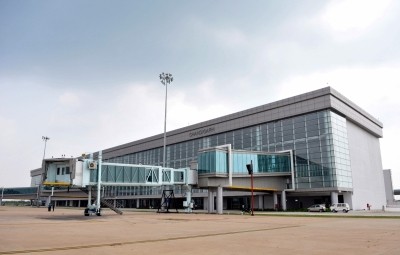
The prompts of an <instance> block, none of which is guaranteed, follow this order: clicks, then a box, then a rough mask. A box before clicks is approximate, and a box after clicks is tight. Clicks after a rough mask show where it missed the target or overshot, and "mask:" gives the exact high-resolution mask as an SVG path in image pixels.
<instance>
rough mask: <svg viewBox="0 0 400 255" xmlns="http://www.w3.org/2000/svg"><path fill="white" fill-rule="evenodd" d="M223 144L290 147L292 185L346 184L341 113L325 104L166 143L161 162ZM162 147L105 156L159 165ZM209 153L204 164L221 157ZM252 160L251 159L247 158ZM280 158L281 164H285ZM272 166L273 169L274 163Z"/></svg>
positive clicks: (179, 160)
mask: <svg viewBox="0 0 400 255" xmlns="http://www.w3.org/2000/svg"><path fill="white" fill-rule="evenodd" d="M224 144H232V149H234V150H249V151H266V152H278V151H282V150H293V151H294V161H295V162H294V166H295V187H296V189H313V188H330V187H338V188H352V177H351V170H350V157H349V148H348V141H347V129H346V119H345V118H344V117H342V116H340V115H338V114H337V113H335V112H332V111H330V110H323V111H319V112H313V113H308V114H304V115H300V116H296V117H291V118H287V119H282V120H277V121H273V122H268V123H263V124H260V125H255V126H251V127H245V128H242V129H237V130H234V131H228V132H225V133H219V134H214V135H210V136H207V137H202V138H198V139H193V140H189V141H184V142H181V143H177V144H171V145H168V146H167V153H166V154H167V155H166V156H167V160H166V167H171V168H183V167H188V166H189V164H190V162H191V161H193V160H196V161H197V160H198V151H199V150H200V149H204V148H209V147H213V146H218V145H224ZM162 150H163V148H162V147H159V148H155V149H151V150H147V151H141V152H137V153H133V154H129V155H125V156H120V157H115V158H111V159H109V160H108V161H109V162H114V163H126V164H144V165H162V164H163V162H162V157H163V153H162ZM212 157H215V160H211V161H210V163H209V166H208V167H209V168H210V169H217V165H215V166H214V165H213V164H214V163H211V162H215V164H221V163H220V162H221V161H220V160H219V158H220V157H226V154H225V153H222V154H218V153H215V154H214V156H212ZM250 160H251V156H243V155H242V156H240V157H236V158H235V159H234V163H233V164H234V165H237V166H239V165H241V166H242V168H239V167H238V168H237V169H238V171H243V173H245V172H246V171H247V170H246V169H245V165H246V164H248V163H249V162H250ZM263 160H264V161H265V162H264V161H263ZM263 160H259V161H258V162H264V163H265V164H267V165H268V164H269V163H268V162H270V161H269V159H263ZM244 161H245V162H244ZM253 162H255V161H254V160H253ZM280 164H281V163H280ZM282 164H283V167H284V165H285V164H284V163H282ZM225 167H226V166H225ZM257 167H258V170H259V171H268V169H271V168H270V167H272V166H264V165H263V166H261V167H260V166H257ZM218 169H220V170H218V171H221V172H224V171H225V172H226V169H225V168H224V166H223V165H222V166H221V165H219V166H218ZM201 171H204V169H203V170H201ZM216 171H217V170H216ZM274 171H279V170H278V169H275V170H274Z"/></svg>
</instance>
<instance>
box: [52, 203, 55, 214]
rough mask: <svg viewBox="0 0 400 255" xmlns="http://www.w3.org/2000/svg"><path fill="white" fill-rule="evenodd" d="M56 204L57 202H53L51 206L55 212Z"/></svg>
mask: <svg viewBox="0 0 400 255" xmlns="http://www.w3.org/2000/svg"><path fill="white" fill-rule="evenodd" d="M55 204H56V203H52V204H51V207H52V208H53V212H54V207H55Z"/></svg>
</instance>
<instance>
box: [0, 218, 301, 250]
mask: <svg viewBox="0 0 400 255" xmlns="http://www.w3.org/2000/svg"><path fill="white" fill-rule="evenodd" d="M300 226H301V225H293V226H284V227H275V228H262V229H252V230H251V229H250V230H242V231H231V232H222V233H214V234H212V233H211V234H202V235H195V236H181V237H172V238H162V239H154V240H140V241H129V242H115V243H104V244H90V245H79V246H66V247H54V248H42V249H31V250H16V251H0V255H5V254H19V253H36V252H51V251H66V250H79V249H90V248H99V247H107V246H119V245H132V244H143V243H156V242H166V241H175V240H185V239H192V238H203V237H211V236H223V235H235V234H243V233H253V232H262V231H271V230H278V229H286V228H296V227H300Z"/></svg>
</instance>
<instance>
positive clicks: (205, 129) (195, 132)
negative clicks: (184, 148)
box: [189, 127, 215, 137]
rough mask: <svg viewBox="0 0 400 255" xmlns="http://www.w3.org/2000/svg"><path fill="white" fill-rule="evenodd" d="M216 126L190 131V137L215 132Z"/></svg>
mask: <svg viewBox="0 0 400 255" xmlns="http://www.w3.org/2000/svg"><path fill="white" fill-rule="evenodd" d="M214 132H215V127H209V128H203V129H199V130H196V131H193V132H190V133H189V137H196V136H201V135H205V134H209V133H214Z"/></svg>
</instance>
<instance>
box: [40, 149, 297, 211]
mask: <svg viewBox="0 0 400 255" xmlns="http://www.w3.org/2000/svg"><path fill="white" fill-rule="evenodd" d="M250 162H254V178H255V187H254V188H253V189H252V190H254V191H257V192H261V193H267V194H273V200H274V202H273V203H274V204H278V201H277V196H278V193H279V195H280V196H281V200H282V204H283V206H284V207H283V209H286V208H285V201H286V198H285V192H286V191H291V190H294V189H293V185H292V183H294V174H293V173H294V166H293V163H292V162H293V153H292V151H282V152H274V153H267V152H252V151H238V150H232V149H231V146H230V145H229V144H228V145H223V146H217V147H213V148H207V149H203V150H201V151H199V154H198V162H197V164H193V165H194V166H193V167H192V169H191V168H181V169H174V168H164V167H161V166H152V165H140V164H139V165H138V164H121V163H112V162H103V161H102V153H101V152H99V154H98V158H97V160H94V159H93V156H91V157H90V158H88V159H86V158H83V159H79V160H77V159H46V160H44V161H43V166H42V169H44V173H43V177H42V180H44V181H43V185H45V186H52V187H55V186H68V187H80V188H81V190H83V191H85V192H87V193H88V201H90V200H91V199H92V194H91V191H92V189H94V190H96V191H97V195H95V196H96V198H97V203H96V206H97V209H98V210H99V209H100V204H101V202H103V201H101V194H100V191H101V189H102V187H113V186H114V187H141V186H142V187H171V186H172V187H173V186H182V187H186V188H185V190H186V194H185V197H186V201H184V208H185V210H186V211H189V212H190V211H191V207H192V205H193V204H192V203H191V197H192V195H191V190H192V187H193V186H195V187H197V188H200V189H207V190H208V211H209V212H214V210H215V209H216V211H217V213H218V214H222V211H223V197H222V196H223V195H222V194H223V190H225V191H242V192H243V191H244V192H250V191H251V189H250V182H249V180H250V178H249V177H250V176H249V174H248V172H247V170H246V164H247V163H250ZM50 199H51V196H49V200H50ZM214 199H216V200H214ZM214 201H216V204H214ZM103 204H106V203H105V202H103ZM109 207H110V208H111V206H109ZM215 207H216V208H215ZM111 209H112V208H111ZM121 213H122V212H121Z"/></svg>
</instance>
